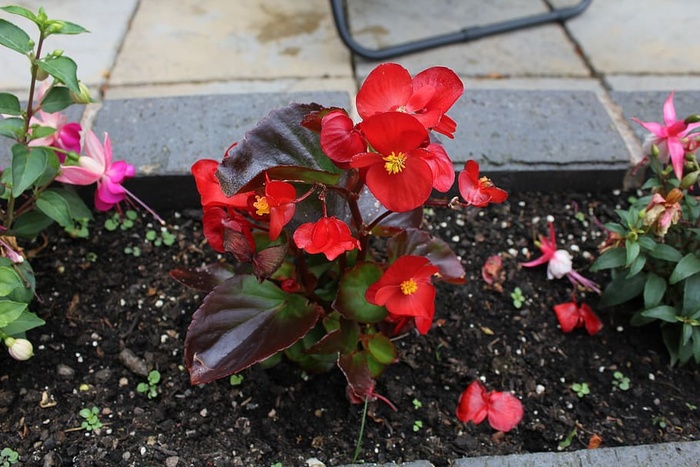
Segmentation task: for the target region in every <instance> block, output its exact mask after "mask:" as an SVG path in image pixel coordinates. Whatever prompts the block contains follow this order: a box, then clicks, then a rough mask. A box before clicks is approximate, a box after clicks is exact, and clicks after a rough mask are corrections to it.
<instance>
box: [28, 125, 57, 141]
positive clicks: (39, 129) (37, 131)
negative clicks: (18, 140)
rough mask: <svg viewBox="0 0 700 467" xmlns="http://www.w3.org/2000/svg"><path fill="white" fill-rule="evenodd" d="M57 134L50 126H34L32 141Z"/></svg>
mask: <svg viewBox="0 0 700 467" xmlns="http://www.w3.org/2000/svg"><path fill="white" fill-rule="evenodd" d="M54 133H56V129H55V128H52V127H50V126H33V127H32V134H31V139H39V138H44V137H46V136H50V135H52V134H54Z"/></svg>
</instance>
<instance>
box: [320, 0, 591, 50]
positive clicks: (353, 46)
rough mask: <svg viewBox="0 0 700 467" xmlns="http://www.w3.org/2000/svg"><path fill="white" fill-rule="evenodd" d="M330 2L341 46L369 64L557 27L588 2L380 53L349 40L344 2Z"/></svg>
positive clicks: (431, 37) (409, 43) (395, 46)
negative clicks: (498, 36) (372, 61)
mask: <svg viewBox="0 0 700 467" xmlns="http://www.w3.org/2000/svg"><path fill="white" fill-rule="evenodd" d="M330 1H331V11H332V12H333V20H334V21H335V26H336V28H337V30H338V34H339V35H340V39H341V40H342V41H343V43H345V45H346V46H347V47H348V48H349V49H350V50H351V51H352V52H353V53H355V54H357V55H359V56H360V57H363V58H367V59H370V60H384V59H387V58H392V57H398V56H400V55H407V54H411V53H415V52H420V51H423V50H428V49H433V48H436V47H442V46H445V45H450V44H457V43H460V42H469V41H473V40H476V39H481V38H482V37H488V36H493V35H496V34H501V33H504V32H509V31H516V30H519V29H525V28H531V27H534V26H539V25H542V24H546V23H554V22H559V23H561V22H564V21H566V20H568V19H570V18H573V17H574V16H578V15H580V14H581V13H583V10H585V9H586V8H587V7H588V5H590V3H591V1H592V0H581V2H579V3H578V4H576V5H574V6H571V7H566V8H556V9H554V10H551V11H549V12H547V13H541V14H537V15H531V16H524V17H522V18H515V19H511V20H507V21H502V22H498V23H492V24H488V25H486V26H471V27H468V28H465V29H462V30H461V31H456V32H452V33H448V34H440V35H437V36H430V37H426V38H424V39H420V40H416V41H410V42H404V43H402V44H396V45H392V46H390V47H385V48H382V49H370V48H367V47H364V46H363V45H361V44H360V43H358V42H357V41H356V40H355V38H354V37H353V36H352V33H351V32H350V29H349V28H348V23H347V16H346V14H345V8H344V0H330Z"/></svg>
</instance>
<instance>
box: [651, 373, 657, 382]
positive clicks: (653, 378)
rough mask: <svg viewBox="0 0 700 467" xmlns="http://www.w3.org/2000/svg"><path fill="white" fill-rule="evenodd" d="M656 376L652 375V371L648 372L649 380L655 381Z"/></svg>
mask: <svg viewBox="0 0 700 467" xmlns="http://www.w3.org/2000/svg"><path fill="white" fill-rule="evenodd" d="M655 380H656V376H654V373H649V381H655Z"/></svg>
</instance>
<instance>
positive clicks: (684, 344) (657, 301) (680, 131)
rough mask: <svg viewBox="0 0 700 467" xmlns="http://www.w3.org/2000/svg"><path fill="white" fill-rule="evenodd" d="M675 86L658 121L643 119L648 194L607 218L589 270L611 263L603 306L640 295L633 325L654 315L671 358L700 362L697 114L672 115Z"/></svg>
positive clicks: (699, 122) (699, 128)
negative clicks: (598, 251) (616, 218)
mask: <svg viewBox="0 0 700 467" xmlns="http://www.w3.org/2000/svg"><path fill="white" fill-rule="evenodd" d="M673 95H674V94H673V93H671V94H670V95H669V96H668V98H667V99H666V101H665V103H664V105H663V121H664V122H663V123H655V122H642V121H639V120H637V119H634V120H635V121H636V122H637V123H639V124H641V125H642V126H643V127H644V128H645V129H647V130H648V131H649V135H648V136H647V138H646V140H645V143H644V145H643V150H644V152H645V154H646V157H645V159H644V160H643V161H642V163H644V164H647V165H648V166H649V167H650V168H651V176H650V177H649V179H648V180H647V181H646V183H645V184H644V185H643V187H642V189H643V190H646V191H647V193H648V194H647V195H645V196H642V197H640V198H639V199H637V200H635V201H634V202H633V203H632V205H631V206H630V207H629V209H626V210H623V209H619V210H617V214H618V215H619V216H620V221H619V222H614V223H608V224H605V227H606V228H607V230H608V236H607V239H606V241H605V243H604V244H603V245H602V246H601V252H603V254H602V255H601V256H599V257H598V259H597V260H596V261H595V263H594V264H593V267H592V269H593V270H602V269H610V270H611V271H612V280H611V282H610V284H609V285H608V286H607V287H606V289H605V291H604V292H603V298H602V302H601V304H602V305H607V306H612V305H617V304H621V303H625V302H628V301H631V300H638V301H637V302H635V303H639V307H640V309H638V311H637V312H636V313H635V314H634V316H633V318H632V323H633V324H636V325H643V324H648V323H651V322H660V323H661V331H662V336H663V340H664V343H665V345H666V347H667V349H668V351H669V354H670V356H671V363H672V364H676V363H680V364H683V363H686V362H688V361H689V360H690V359H691V358H693V359H694V360H695V361H696V362H697V363H700V254H699V251H700V250H699V247H700V229H699V227H700V202H698V196H697V188H698V186H697V185H698V176H699V175H700V166H699V165H698V159H697V155H698V154H697V153H698V148H700V115H691V116H689V117H687V118H685V119H683V120H679V119H677V118H676V110H675V106H674V104H673Z"/></svg>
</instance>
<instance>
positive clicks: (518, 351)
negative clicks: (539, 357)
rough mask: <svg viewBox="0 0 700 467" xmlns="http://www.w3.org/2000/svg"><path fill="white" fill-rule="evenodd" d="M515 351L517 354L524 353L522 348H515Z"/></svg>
mask: <svg viewBox="0 0 700 467" xmlns="http://www.w3.org/2000/svg"><path fill="white" fill-rule="evenodd" d="M515 353H516V354H517V355H522V354H523V351H522V350H520V349H515Z"/></svg>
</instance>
